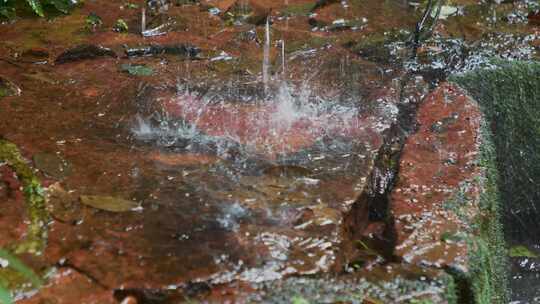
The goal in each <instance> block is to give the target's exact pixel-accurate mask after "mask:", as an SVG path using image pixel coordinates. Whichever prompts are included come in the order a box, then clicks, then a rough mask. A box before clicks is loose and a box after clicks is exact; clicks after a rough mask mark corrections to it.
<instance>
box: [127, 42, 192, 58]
mask: <svg viewBox="0 0 540 304" xmlns="http://www.w3.org/2000/svg"><path fill="white" fill-rule="evenodd" d="M125 52H126V55H127V56H128V57H137V56H155V55H162V54H167V55H178V56H184V57H187V58H197V56H198V55H199V53H200V52H201V50H200V49H199V48H198V47H195V46H192V45H189V44H171V45H148V46H140V47H134V48H127V49H126V51H125Z"/></svg>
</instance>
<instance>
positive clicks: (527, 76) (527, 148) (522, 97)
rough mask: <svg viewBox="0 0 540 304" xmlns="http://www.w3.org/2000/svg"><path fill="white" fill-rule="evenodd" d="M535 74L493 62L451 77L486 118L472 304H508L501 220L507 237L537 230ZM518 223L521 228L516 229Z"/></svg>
mask: <svg viewBox="0 0 540 304" xmlns="http://www.w3.org/2000/svg"><path fill="white" fill-rule="evenodd" d="M539 75H540V64H538V63H531V62H503V61H493V62H492V63H491V67H490V68H488V69H481V70H477V71H474V72H470V73H467V74H465V75H458V76H453V77H452V78H451V80H453V81H455V82H457V83H458V84H460V85H462V86H463V87H465V88H466V89H467V90H468V92H469V93H470V94H472V95H473V97H475V98H476V99H477V100H478V101H479V103H480V105H481V108H482V111H483V112H484V114H485V117H486V119H487V122H486V125H484V126H482V145H481V155H480V158H479V165H480V166H481V167H482V168H483V169H484V171H485V176H484V178H483V179H481V180H480V181H479V182H480V183H481V189H483V191H482V193H481V196H480V210H481V213H480V215H479V216H478V217H477V218H476V219H474V221H473V222H472V223H471V227H472V229H474V230H476V233H475V234H474V235H475V236H474V237H471V238H470V239H469V246H470V247H471V248H473V250H471V252H470V265H471V270H470V276H469V278H468V280H469V281H470V283H471V286H472V292H473V295H474V301H475V302H476V303H482V304H483V303H506V300H507V299H508V288H507V276H506V272H507V270H508V269H509V267H508V265H507V258H506V255H507V250H506V248H505V245H504V234H503V227H502V224H501V220H502V219H503V217H504V222H505V224H506V225H507V226H505V228H506V233H507V236H508V237H509V238H511V239H515V238H516V237H520V236H521V235H523V234H526V233H527V231H524V228H527V229H533V227H537V225H536V223H535V222H536V220H537V218H538V217H537V214H536V212H535V211H534V210H535V208H536V206H535V205H534V204H535V202H537V201H538V198H539V193H538V190H537V184H538V182H539V180H538V178H539V177H540V175H539V174H540V155H538V151H540V116H539V115H538V114H540V103H538V101H537V98H538V96H539V94H540V76H539ZM487 124H489V126H491V129H492V130H493V131H494V132H495V133H494V134H493V133H491V130H490V129H489V128H488V127H487ZM503 202H504V205H503ZM516 210H519V211H520V212H522V213H524V214H528V216H525V217H523V218H521V219H516V217H514V216H513V215H512V212H515V211H516ZM516 221H519V222H520V223H517V222H516ZM519 224H524V225H523V226H521V227H522V228H521V229H516V228H515V227H519ZM534 233H535V234H536V233H537V232H536V231H535V232H534Z"/></svg>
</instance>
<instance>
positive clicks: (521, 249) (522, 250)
mask: <svg viewBox="0 0 540 304" xmlns="http://www.w3.org/2000/svg"><path fill="white" fill-rule="evenodd" d="M508 255H510V257H513V258H538V254H536V253H534V252H532V251H530V250H529V249H528V248H527V247H525V246H521V245H519V246H514V247H512V248H510V252H509V253H508Z"/></svg>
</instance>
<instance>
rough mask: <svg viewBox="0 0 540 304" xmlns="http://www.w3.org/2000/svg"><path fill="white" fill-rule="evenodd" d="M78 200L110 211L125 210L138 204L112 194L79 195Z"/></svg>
mask: <svg viewBox="0 0 540 304" xmlns="http://www.w3.org/2000/svg"><path fill="white" fill-rule="evenodd" d="M80 200H81V203H83V204H85V205H87V206H90V207H93V208H96V209H100V210H105V211H110V212H126V211H130V210H132V209H134V208H137V207H138V206H139V205H138V204H137V203H135V202H133V201H128V200H125V199H122V198H117V197H112V196H93V195H81V197H80Z"/></svg>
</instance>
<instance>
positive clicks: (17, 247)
mask: <svg viewBox="0 0 540 304" xmlns="http://www.w3.org/2000/svg"><path fill="white" fill-rule="evenodd" d="M0 162H5V163H7V165H8V166H10V167H11V168H12V169H13V171H15V174H16V175H17V178H18V179H19V181H20V182H21V183H22V186H23V192H24V197H25V200H26V208H27V212H28V220H29V225H28V231H27V233H26V237H25V240H24V241H23V242H21V243H19V244H13V248H12V249H13V250H14V252H15V253H33V254H40V253H41V252H42V251H43V250H44V249H45V245H46V239H47V223H48V221H49V214H48V212H47V209H46V205H45V193H44V190H43V187H42V186H41V182H40V180H39V179H38V178H37V176H36V175H35V174H34V172H33V171H32V168H31V167H30V166H29V165H28V163H27V161H25V159H24V158H23V157H22V155H21V153H20V151H19V149H18V148H17V146H16V145H15V144H13V143H11V142H9V141H7V140H4V139H1V138H0Z"/></svg>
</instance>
